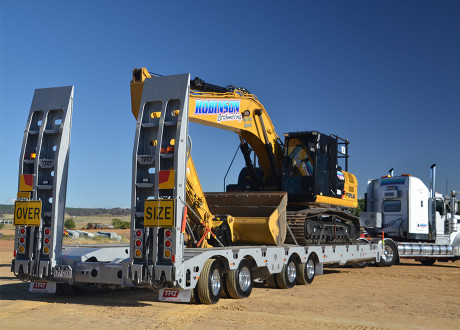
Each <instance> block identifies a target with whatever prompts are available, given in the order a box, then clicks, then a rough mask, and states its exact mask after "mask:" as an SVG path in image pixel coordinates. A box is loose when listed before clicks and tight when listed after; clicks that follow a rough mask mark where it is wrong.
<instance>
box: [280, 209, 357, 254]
mask: <svg viewBox="0 0 460 330" xmlns="http://www.w3.org/2000/svg"><path fill="white" fill-rule="evenodd" d="M286 218H287V223H288V225H289V227H290V229H291V232H292V234H293V235H294V237H295V239H296V241H297V244H300V245H320V244H350V243H353V242H355V241H356V239H357V238H358V237H359V219H358V218H357V217H356V216H354V215H352V214H350V213H348V212H345V211H342V210H338V209H332V208H310V209H304V210H300V211H287V214H286ZM285 242H286V243H287V244H295V243H296V242H295V241H294V239H293V238H292V236H291V235H290V234H289V233H288V235H287V236H286V240H285Z"/></svg>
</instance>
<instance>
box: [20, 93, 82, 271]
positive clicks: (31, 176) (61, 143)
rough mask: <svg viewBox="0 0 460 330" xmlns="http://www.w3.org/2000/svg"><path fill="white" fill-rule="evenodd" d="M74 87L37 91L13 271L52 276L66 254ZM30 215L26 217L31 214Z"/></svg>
mask: <svg viewBox="0 0 460 330" xmlns="http://www.w3.org/2000/svg"><path fill="white" fill-rule="evenodd" d="M72 107H73V86H66V87H55V88H43V89H36V90H35V93H34V97H33V100H32V105H31V108H30V112H29V117H28V119H27V124H26V128H25V132H24V140H23V143H22V150H21V156H20V161H19V189H18V198H17V200H16V202H15V220H14V221H15V226H16V231H15V251H16V255H15V260H13V267H12V268H13V270H14V272H15V273H16V274H18V275H19V276H21V277H23V278H25V279H30V280H34V279H37V278H43V277H47V276H50V272H51V269H52V267H54V266H55V265H56V259H59V258H60V255H61V251H62V236H63V229H64V228H63V227H64V213H65V200H66V190H67V172H68V161H69V146H70V130H71V121H72ZM26 212H27V214H26Z"/></svg>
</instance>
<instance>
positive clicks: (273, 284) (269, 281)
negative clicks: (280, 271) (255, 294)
mask: <svg viewBox="0 0 460 330" xmlns="http://www.w3.org/2000/svg"><path fill="white" fill-rule="evenodd" d="M265 283H267V285H268V287H269V288H272V289H279V286H278V283H277V282H276V274H273V275H270V276H269V277H267V278H266V279H265Z"/></svg>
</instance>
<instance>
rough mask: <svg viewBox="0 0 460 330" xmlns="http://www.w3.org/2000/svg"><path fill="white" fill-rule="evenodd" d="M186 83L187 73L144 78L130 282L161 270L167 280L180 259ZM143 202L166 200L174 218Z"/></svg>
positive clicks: (155, 276) (147, 278)
mask: <svg viewBox="0 0 460 330" xmlns="http://www.w3.org/2000/svg"><path fill="white" fill-rule="evenodd" d="M189 85H190V76H189V74H182V75H175V76H167V77H156V78H151V79H146V80H145V82H144V86H143V93H142V99H141V103H140V108H139V114H138V118H137V126H136V135H135V143H134V151H133V177H132V182H133V184H132V201H131V209H132V214H131V235H132V237H133V239H132V240H131V246H130V261H131V262H130V263H131V279H132V280H133V281H134V282H138V283H139V282H152V281H154V280H159V279H160V277H161V276H164V277H165V278H166V279H167V280H170V278H171V276H172V275H171V273H172V264H173V263H174V262H175V261H176V260H181V259H182V252H183V251H182V250H183V240H182V239H181V237H182V236H181V235H182V234H181V223H182V218H183V213H184V203H185V181H186V163H187V134H188V132H187V130H188V98H189ZM147 202H149V203H153V205H158V206H159V208H160V207H161V205H167V204H166V203H170V204H169V205H171V206H172V208H173V209H174V214H173V216H174V221H173V222H171V224H169V225H168V224H166V225H165V224H164V223H161V220H160V219H161V216H158V217H157V218H156V219H155V216H152V213H151V212H149V211H148V210H149V208H147V210H146V209H145V205H146V203H147ZM155 203H156V204H155ZM162 203H163V204H162ZM149 205H151V204H149ZM153 209H155V207H152V208H150V210H153ZM152 212H153V213H155V212H156V211H155V210H153V211H152ZM146 214H147V215H148V216H146ZM165 228H168V230H167V232H166V229H165ZM166 241H169V242H168V243H166ZM165 243H166V244H167V246H165ZM162 274H163V275H162Z"/></svg>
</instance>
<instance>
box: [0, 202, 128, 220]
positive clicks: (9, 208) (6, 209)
mask: <svg viewBox="0 0 460 330" xmlns="http://www.w3.org/2000/svg"><path fill="white" fill-rule="evenodd" d="M65 212H66V213H67V214H68V215H70V216H71V217H84V216H95V215H111V216H127V215H128V216H129V215H131V209H124V208H120V207H116V208H113V209H102V208H98V209H89V208H77V207H67V208H66V209H65ZM13 213H14V205H6V204H0V216H1V215H3V214H13Z"/></svg>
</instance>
